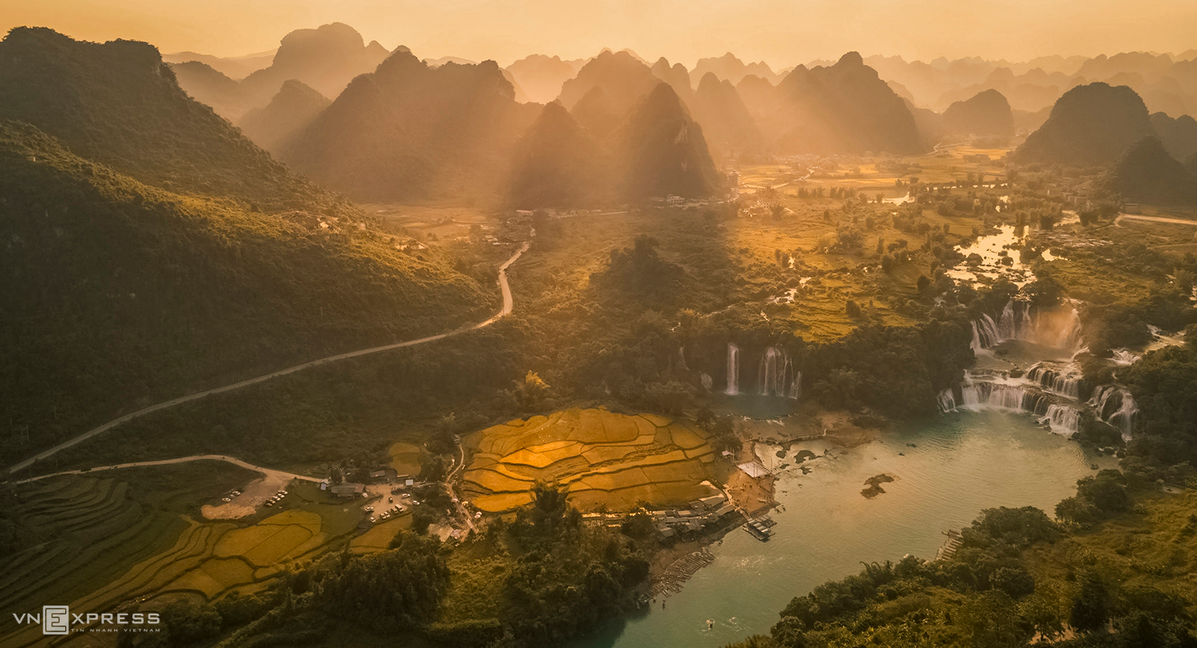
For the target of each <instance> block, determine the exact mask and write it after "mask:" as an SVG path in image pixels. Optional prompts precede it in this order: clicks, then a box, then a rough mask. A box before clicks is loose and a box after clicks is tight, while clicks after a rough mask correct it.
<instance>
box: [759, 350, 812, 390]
mask: <svg viewBox="0 0 1197 648" xmlns="http://www.w3.org/2000/svg"><path fill="white" fill-rule="evenodd" d="M757 384H758V385H759V386H760V393H761V395H762V396H785V397H787V398H793V399H797V398H798V397H799V395H800V394H801V390H802V374H801V373H800V372H797V371H795V370H794V364H793V362H791V360H790V357H789V355H788V354H787V353H786V352H785V349H780V348H778V347H769V348H767V349H765V354H764V355H763V356H761V365H760V370H759V371H758V373H757Z"/></svg>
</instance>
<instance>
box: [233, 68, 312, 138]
mask: <svg viewBox="0 0 1197 648" xmlns="http://www.w3.org/2000/svg"><path fill="white" fill-rule="evenodd" d="M331 104H332V102H331V101H329V100H328V98H327V97H325V96H324V95H322V94H320V93H319V92H316V91H315V90H313V89H312V88H309V87H308V86H306V85H304V84H303V82H301V81H298V80H296V79H291V80H290V81H287V82H286V83H284V84H283V87H282V89H280V90H279V91H278V94H276V95H274V99H271V100H270V103H269V104H267V105H266V106H265V107H263V108H255V109H254V110H252V111H250V112H249V113H247V114H246V115H245V118H244V119H242V120H241V123H240V124H238V126H240V127H241V132H242V133H245V136H246V137H248V138H250V139H251V140H253V141H254V143H256V144H257V145H258V146H261V147H262V148H264V149H266V150H267V151H270V152H271V153H274V154H275V155H277V154H278V153H279V152H280V151H282V148H283V146H284V145H286V144H287V143H288V142H290V141H291V138H292V137H294V136H295V134H296V133H298V132H299V131H301V130H303V129H304V128H306V127H307V126H308V125H309V124H311V123H312V122H313V121H315V120H316V117H317V116H319V115H320V113H321V112H323V111H324V109H325V108H328V107H329V106H330V105H331Z"/></svg>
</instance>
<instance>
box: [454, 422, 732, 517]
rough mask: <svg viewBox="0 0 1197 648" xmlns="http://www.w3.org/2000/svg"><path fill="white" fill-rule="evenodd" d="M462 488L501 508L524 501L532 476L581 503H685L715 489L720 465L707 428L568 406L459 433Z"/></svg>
mask: <svg viewBox="0 0 1197 648" xmlns="http://www.w3.org/2000/svg"><path fill="white" fill-rule="evenodd" d="M463 443H464V445H465V447H466V449H467V450H468V451H470V456H471V459H470V464H469V466H468V468H467V469H466V471H465V473H464V475H463V480H464V482H465V484H464V492H465V494H466V496H467V497H469V498H470V499H471V500H472V501H473V502H474V504H475V505H476V506H477V507H478V508H479V509H481V510H483V511H487V512H491V513H500V512H504V511H510V510H512V509H514V508H517V507H519V506H522V505H524V504H527V503H528V502H530V501H531V499H532V496H531V490H532V485H533V484H534V483H535V482H536V481H538V480H539V481H546V482H557V483H560V484H562V485H565V486H567V487H568V488H569V499H570V502H571V503H572V504H573V505H574V506H576V507H577V508H579V509H581V510H593V509H596V508H599V507H601V506H605V507H606V508H607V509H609V510H613V511H614V510H628V509H632V508H635V507H636V506H637V505H638V504H639V503H641V502H647V503H649V504H650V505H652V506H666V505H673V504H684V503H687V502H690V501H693V500H695V499H698V498H700V497H706V496H707V495H711V494H713V493H715V492H717V491H716V490H715V488H714V487H713V486H711V485H709V484H704V483H703V482H710V483H716V482H720V481H721V479H720V477H721V476H722V473H723V472H724V471H725V470H726V467H725V466H722V462H717V461H716V458H717V456H718V455H717V453H716V452H715V450H714V448H712V447H711V445H710V443H709V442H708V435H707V433H706V432H705V431H704V430H702V429H700V428H698V427H697V426H695V425H693V424H692V423H689V422H687V421H681V420H673V419H670V418H668V417H663V416H658V415H655V414H640V415H634V416H631V415H626V414H615V413H613V412H608V411H607V410H604V409H585V410H583V409H568V410H564V411H560V412H554V413H552V414H549V415H548V416H533V417H531V418H529V419H526V420H523V419H517V420H513V421H508V422H507V423H504V424H501V425H495V426H493V427H489V428H487V429H485V430H481V431H478V432H475V433H473V434H470V435H468V436H466V437H465V439H464V440H463Z"/></svg>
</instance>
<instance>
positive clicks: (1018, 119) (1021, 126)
mask: <svg viewBox="0 0 1197 648" xmlns="http://www.w3.org/2000/svg"><path fill="white" fill-rule="evenodd" d="M1013 112H1014V132H1015V133H1018V134H1020V135H1021V134H1023V133H1033V132H1035V131H1036V130H1039V127H1040V126H1042V125H1043V124H1044V123H1046V122H1047V118H1048V117H1050V116H1051V114H1052V107H1051V106H1048V107H1047V108H1044V109H1042V110H1039V111H1036V112H1027V111H1025V110H1015V111H1013Z"/></svg>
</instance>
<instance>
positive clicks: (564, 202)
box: [510, 81, 721, 208]
mask: <svg viewBox="0 0 1197 648" xmlns="http://www.w3.org/2000/svg"><path fill="white" fill-rule="evenodd" d="M604 96H605V95H604V92H603V89H602V87H601V86H596V87H594V88H593V89H592V90H591V91H590V92H589V93H587V95H586V96H585V97H583V99H582V100H581V101H579V102H578V106H577V107H576V108H575V114H574V115H571V114H570V113H568V112H567V111H566V110H565V108H564V107H563V106H561V104H560V103H559V102H553V103H550V104H548V105H547V106H545V108H544V110H543V112H542V113H541V116H540V117H539V118H538V119H537V121H536V123H535V124H534V125H533V126H532V128H531V129H529V132H528V133H527V134H526V135H525V136H524V137H523V138H522V139H521V140H520V143H519V145H518V146H517V147H516V156H515V161H514V163H513V168H514V172H513V174H512V182H511V192H510V195H511V202H512V203H514V204H516V205H518V206H521V207H525V208H536V207H581V206H592V205H595V204H600V203H604V202H612V201H618V202H637V201H641V200H644V199H647V198H664V197H666V196H670V195H677V196H683V197H687V198H702V197H707V196H710V195H712V194H714V193H716V192H717V191H718V190H719V188H720V186H721V179H720V177H719V174H718V172H717V171H716V170H715V163H714V162H713V161H712V159H711V154H710V151H709V150H708V148H707V142H706V140H705V138H704V137H703V131H702V127H701V126H699V125H698V124H697V123H696V122H695V121H694V120H693V119H692V118H691V117H690V114H689V112H688V111H687V110H686V106H685V105H684V104H683V103H682V101H681V99H680V98H679V97H678V96H677V93H676V92H674V91H673V88H672V87H671V86H670V85H669V84H668V83H665V82H663V81H658V82H657V85H656V86H655V87H654V88H653V90H652V91H650V92H649V93H648V94H646V95H645V96H644V97H643V98H642V99H641V100H640V101H639V102H638V103H637V104H636V105H635V106H634V107H633V108H632V109H631V110H629V111H628V113H627V114H626V115H624V116H622V117H621V118H620V121H619V125H618V127H607V128H606V129H605V130H604V131H603V134H602V135H600V136H596V135H595V133H594V131H592V130H590V129H589V128H587V127H585V126H584V125H582V124H581V123H579V121H578V120H576V119H575V116H576V113H577V111H578V110H579V109H581V110H582V112H583V113H585V111H586V110H587V109H588V107H590V108H593V109H594V111H595V112H596V113H601V114H602V116H603V119H604V120H611V119H614V118H615V117H614V113H613V112H611V111H609V110H607V108H606V103H605V99H604Z"/></svg>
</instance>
